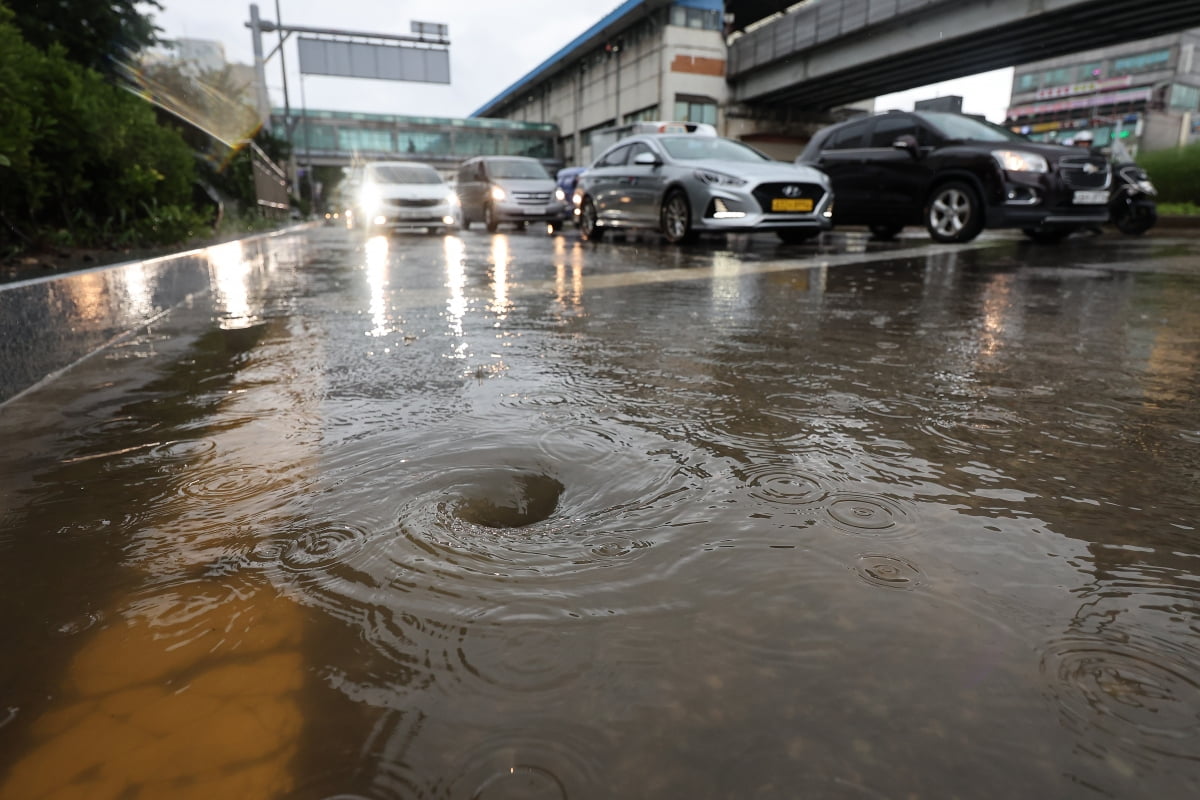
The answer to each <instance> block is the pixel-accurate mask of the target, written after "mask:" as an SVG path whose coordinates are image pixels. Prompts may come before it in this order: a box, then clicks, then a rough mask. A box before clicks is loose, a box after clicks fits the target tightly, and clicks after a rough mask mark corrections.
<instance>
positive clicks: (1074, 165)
mask: <svg viewBox="0 0 1200 800" xmlns="http://www.w3.org/2000/svg"><path fill="white" fill-rule="evenodd" d="M1058 174H1059V175H1061V176H1062V179H1063V183H1065V184H1066V185H1067V186H1068V187H1069V188H1071V189H1103V188H1105V187H1106V186H1108V179H1109V171H1108V162H1106V161H1105V160H1104V159H1103V158H1099V157H1093V158H1064V159H1063V160H1062V161H1060V162H1058Z"/></svg>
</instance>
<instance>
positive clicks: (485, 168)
mask: <svg viewBox="0 0 1200 800" xmlns="http://www.w3.org/2000/svg"><path fill="white" fill-rule="evenodd" d="M556 188H557V186H556V185H555V183H554V178H552V177H550V173H548V172H547V171H546V168H545V167H543V166H542V162H540V161H538V160H537V159H536V158H526V157H524V156H476V157H475V158H472V159H470V160H468V161H465V162H463V164H462V166H460V167H459V168H458V181H457V191H458V200H459V203H460V204H461V206H462V227H463V229H464V230H466V229H467V228H470V227H471V223H472V222H482V223H483V224H484V226H485V227H486V228H487V229H488V232H490V233H494V232H495V231H496V228H497V227H498V226H499V225H500V224H501V223H505V222H511V223H515V224H516V225H517V227H519V228H524V227H525V225H526V224H527V223H529V222H545V223H547V224H549V226H550V227H551V229H553V230H557V229H558V228H559V226H561V225H562V222H563V219H564V212H563V205H562V204H561V203H560V202H558V201H557V200H556V199H555V197H554V190H555V189H556Z"/></svg>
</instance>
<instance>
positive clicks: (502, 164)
mask: <svg viewBox="0 0 1200 800" xmlns="http://www.w3.org/2000/svg"><path fill="white" fill-rule="evenodd" d="M488 173H489V174H490V175H491V176H492V177H493V178H544V179H549V177H550V173H549V172H546V168H545V167H543V166H542V165H541V164H540V163H538V162H537V161H515V160H514V161H493V162H491V163H490V164H488Z"/></svg>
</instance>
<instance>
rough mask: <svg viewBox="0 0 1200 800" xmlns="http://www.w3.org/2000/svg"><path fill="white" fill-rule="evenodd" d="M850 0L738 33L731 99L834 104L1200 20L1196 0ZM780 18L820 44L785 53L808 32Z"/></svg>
mask: <svg viewBox="0 0 1200 800" xmlns="http://www.w3.org/2000/svg"><path fill="white" fill-rule="evenodd" d="M842 5H843V6H845V7H851V6H853V8H854V9H856V10H855V13H853V14H850V15H849V16H845V15H843V16H839V17H837V18H836V19H833V18H829V19H825V20H824V21H823V18H822V17H820V16H819V13H821V12H820V9H821V8H822V7H823V5H815V6H812V7H806V6H801V7H800V8H799V9H797V11H796V12H794V13H793V14H789V15H785V16H784V17H781V18H780V19H778V20H776V21H774V22H772V23H769V24H768V25H766V26H764V27H762V28H760V29H758V30H756V31H754V32H752V33H750V34H747V35H746V36H744V37H742V39H739V40H737V41H735V42H734V43H733V45H732V50H733V52H732V53H731V57H730V69H729V76H728V77H729V82H730V86H731V94H732V99H733V100H734V101H735V102H739V103H745V104H755V103H763V102H771V103H779V102H793V103H799V104H802V105H804V106H807V107H810V108H830V107H833V106H835V105H840V104H844V103H849V102H853V101H855V100H861V99H864V98H867V97H874V96H877V95H880V94H886V93H888V92H893V91H902V90H904V89H911V88H914V87H916V86H921V85H924V84H927V83H932V82H935V81H938V80H947V79H950V78H955V77H961V76H963V75H969V74H974V73H978V72H983V71H985V70H988V69H997V68H1000V67H1006V66H1014V65H1017V64H1021V63H1025V62H1028V61H1033V60H1037V59H1040V58H1046V57H1049V56H1053V55H1056V54H1061V55H1065V54H1068V53H1071V52H1076V51H1079V50H1085V49H1089V48H1091V47H1096V46H1104V45H1108V44H1116V43H1119V42H1124V41H1132V40H1136V39H1140V38H1147V37H1149V36H1153V35H1157V34H1160V33H1168V32H1174V31H1177V30H1182V29H1184V28H1187V27H1190V26H1193V25H1200V2H1196V0H1160V2H1158V3H1156V4H1155V6H1154V9H1153V10H1149V9H1147V8H1146V7H1145V6H1141V5H1138V4H1130V3H1128V2H1127V0H1019V1H1015V2H1014V1H1013V0H1004V2H1001V0H934V1H933V2H925V3H919V2H912V3H909V4H906V3H904V2H903V0H859V2H857V3H852V2H848V3H845V4H842ZM905 5H908V7H909V8H910V9H911V10H909V11H907V12H906V13H893V14H891V15H890V16H884V15H883V13H882V11H880V10H879V9H883V8H885V7H888V8H892V9H897V10H900V11H901V12H903V9H904V7H905ZM806 8H808V9H809V12H808V13H807V16H804V15H805V9H806ZM829 8H833V6H830V7H829ZM825 13H826V14H828V12H825ZM779 25H792V26H796V25H810V26H816V27H813V30H812V31H810V33H811V34H812V36H811V37H810V38H813V39H814V41H815V43H814V44H813V45H812V46H808V47H802V48H796V49H795V50H793V51H791V52H790V53H787V54H783V55H780V54H779V53H777V51H776V48H777V46H779V45H780V43H781V42H782V43H784V45H785V46H786V43H787V41H788V40H789V39H790V40H791V41H793V42H794V41H795V40H796V39H797V38H803V37H797V36H795V35H792V36H787V35H780V34H779V33H778V32H772V29H773V28H775V26H779ZM822 25H824V27H823V28H822V27H820V26H822ZM835 25H836V26H837V27H836V29H835V28H834V26H835ZM739 52H740V53H741V56H739Z"/></svg>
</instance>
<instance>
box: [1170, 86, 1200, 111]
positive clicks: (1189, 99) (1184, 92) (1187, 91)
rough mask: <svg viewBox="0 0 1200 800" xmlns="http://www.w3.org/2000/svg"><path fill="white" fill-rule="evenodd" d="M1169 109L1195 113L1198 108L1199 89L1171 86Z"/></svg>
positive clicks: (1199, 105) (1199, 104)
mask: <svg viewBox="0 0 1200 800" xmlns="http://www.w3.org/2000/svg"><path fill="white" fill-rule="evenodd" d="M1170 107H1171V108H1173V109H1175V110H1177V111H1195V110H1196V109H1198V108H1200V87H1196V86H1181V85H1180V84H1178V83H1176V84H1174V85H1172V86H1171V101H1170Z"/></svg>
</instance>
